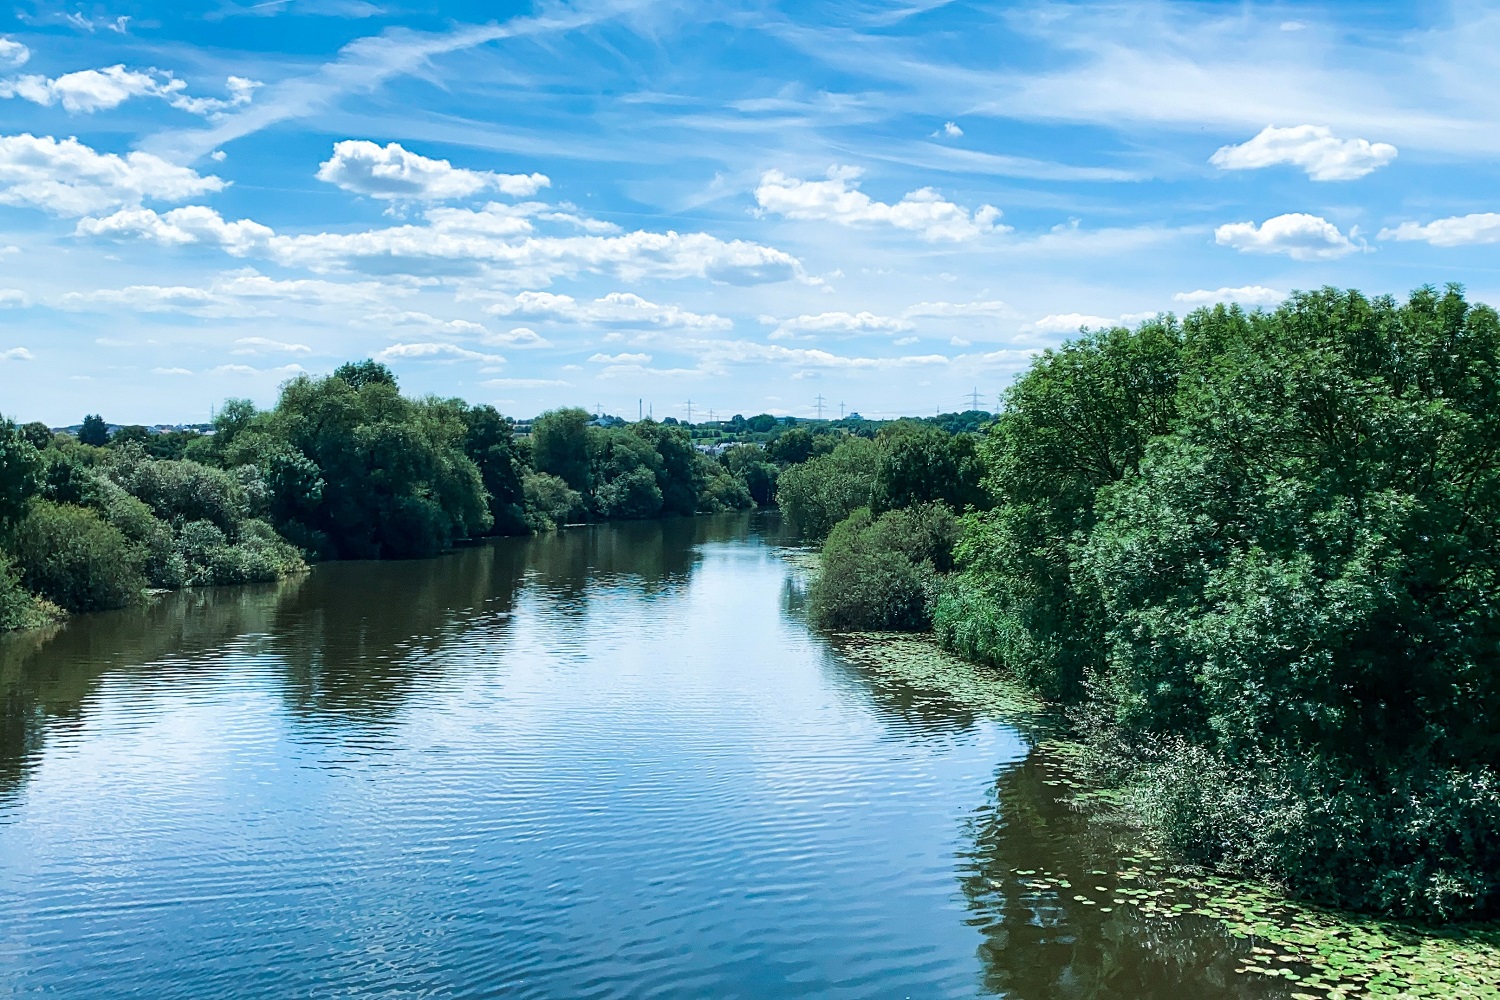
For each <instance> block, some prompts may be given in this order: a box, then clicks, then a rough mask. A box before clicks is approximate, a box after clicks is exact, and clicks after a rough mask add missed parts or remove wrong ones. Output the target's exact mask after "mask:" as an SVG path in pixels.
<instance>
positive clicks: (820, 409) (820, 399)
mask: <svg viewBox="0 0 1500 1000" xmlns="http://www.w3.org/2000/svg"><path fill="white" fill-rule="evenodd" d="M816 402H817V404H818V419H819V420H822V419H823V394H822V393H821V392H820V393H818V398H817V400H816Z"/></svg>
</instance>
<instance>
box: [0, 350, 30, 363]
mask: <svg viewBox="0 0 1500 1000" xmlns="http://www.w3.org/2000/svg"><path fill="white" fill-rule="evenodd" d="M34 360H36V355H35V354H32V353H31V352H30V351H28V350H27V349H26V348H24V347H12V348H10V349H9V350H5V351H0V361H34Z"/></svg>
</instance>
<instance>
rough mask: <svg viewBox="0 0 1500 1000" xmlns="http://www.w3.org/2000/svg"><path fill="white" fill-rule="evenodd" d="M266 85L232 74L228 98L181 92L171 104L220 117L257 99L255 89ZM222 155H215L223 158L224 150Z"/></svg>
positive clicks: (184, 109)
mask: <svg viewBox="0 0 1500 1000" xmlns="http://www.w3.org/2000/svg"><path fill="white" fill-rule="evenodd" d="M263 86H265V84H263V83H261V82H260V81H259V80H250V79H247V78H245V77H243V76H231V77H229V78H228V79H227V80H225V81H224V89H225V90H226V91H228V92H229V96H228V97H227V98H218V97H188V96H187V95H185V94H179V95H177V96H175V97H173V98H172V99H171V105H172V107H174V108H179V109H181V110H183V111H187V112H189V113H191V114H195V115H202V116H203V117H205V118H219V117H222V116H223V115H224V113H225V112H226V111H229V110H231V109H233V108H241V107H244V106H245V105H246V104H249V103H250V102H251V101H252V100H254V99H255V91H256V90H257V89H259V88H260V87H263ZM219 153H220V155H219V156H216V157H214V158H215V159H216V160H222V159H224V157H223V155H222V154H223V150H219Z"/></svg>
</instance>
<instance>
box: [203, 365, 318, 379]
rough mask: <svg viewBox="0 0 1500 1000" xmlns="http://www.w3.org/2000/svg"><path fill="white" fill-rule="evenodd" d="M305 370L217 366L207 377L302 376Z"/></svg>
mask: <svg viewBox="0 0 1500 1000" xmlns="http://www.w3.org/2000/svg"><path fill="white" fill-rule="evenodd" d="M306 373H307V369H306V368H303V367H302V366H301V365H299V364H290V365H281V366H280V367H277V368H256V367H255V366H253V365H218V366H216V367H214V368H210V369H209V370H208V372H207V374H209V375H284V376H288V377H290V376H292V375H304V374H306Z"/></svg>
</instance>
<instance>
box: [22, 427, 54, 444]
mask: <svg viewBox="0 0 1500 1000" xmlns="http://www.w3.org/2000/svg"><path fill="white" fill-rule="evenodd" d="M21 436H22V437H24V438H25V439H26V440H27V441H30V442H31V446H32V447H33V448H35V449H36V450H37V451H43V450H45V449H46V448H47V447H48V446H50V445H51V444H52V438H53V434H52V428H50V427H48V426H47V425H46V424H44V423H42V422H41V421H40V420H33V421H32V422H31V423H29V424H24V425H22V427H21Z"/></svg>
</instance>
